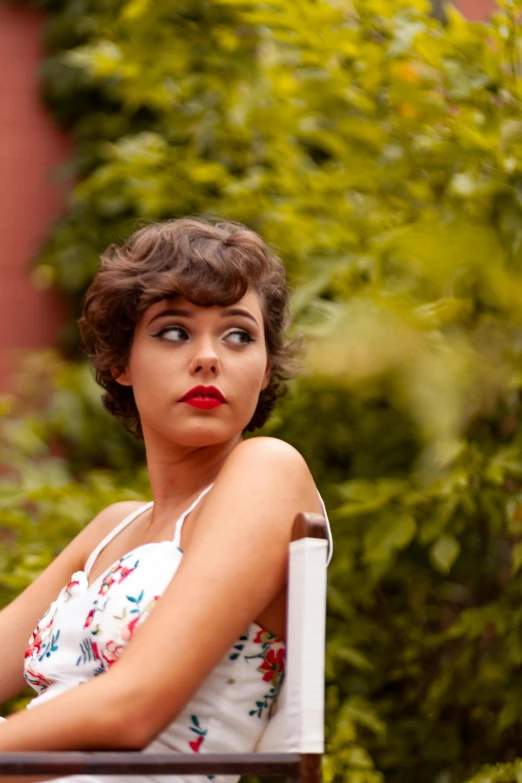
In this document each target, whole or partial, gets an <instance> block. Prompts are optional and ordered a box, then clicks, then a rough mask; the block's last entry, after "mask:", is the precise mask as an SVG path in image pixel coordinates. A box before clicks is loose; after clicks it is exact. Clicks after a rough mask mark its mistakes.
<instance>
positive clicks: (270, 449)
mask: <svg viewBox="0 0 522 783" xmlns="http://www.w3.org/2000/svg"><path fill="white" fill-rule="evenodd" d="M229 460H231V461H234V462H240V463H244V462H246V463H247V464H248V465H252V466H256V465H257V466H258V465H265V464H271V465H274V466H277V467H279V468H281V467H284V468H287V469H289V470H292V471H294V472H295V473H296V474H299V473H301V474H303V475H307V476H310V478H311V473H310V470H309V468H308V465H307V464H306V461H305V459H304V457H303V456H302V454H300V453H299V451H297V449H296V448H294V447H293V446H291V445H290V443H287V442H286V441H284V440H281V439H280V438H270V437H267V436H259V437H256V438H249V439H248V440H244V441H241V443H239V444H238V445H237V446H236V448H235V449H234V451H232V453H231V454H230V457H229Z"/></svg>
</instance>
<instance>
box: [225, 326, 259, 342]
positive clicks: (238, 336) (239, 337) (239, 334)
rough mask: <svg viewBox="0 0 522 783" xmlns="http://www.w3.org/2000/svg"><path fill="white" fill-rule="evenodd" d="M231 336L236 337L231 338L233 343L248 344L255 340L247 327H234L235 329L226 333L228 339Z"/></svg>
mask: <svg viewBox="0 0 522 783" xmlns="http://www.w3.org/2000/svg"><path fill="white" fill-rule="evenodd" d="M229 337H231V338H235V339H232V340H230V342H231V343H232V344H233V345H247V344H248V343H253V342H254V338H253V337H252V336H251V335H250V334H249V332H247V331H246V329H234V331H232V332H229V333H228V334H227V335H225V339H226V340H228V338H229Z"/></svg>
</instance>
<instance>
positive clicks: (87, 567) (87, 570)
mask: <svg viewBox="0 0 522 783" xmlns="http://www.w3.org/2000/svg"><path fill="white" fill-rule="evenodd" d="M152 504H153V503H152V500H151V501H150V503H145V504H144V505H143V506H139V508H137V509H136V510H135V511H131V513H130V514H128V515H127V516H126V517H125V519H122V521H121V522H120V523H119V524H117V525H116V527H115V528H114V529H113V530H111V532H110V533H108V534H107V535H106V536H105V538H103V539H102V540H101V541H100V543H99V544H98V546H97V547H96V548H95V549H93V551H92V552H91V554H90V555H89V557H88V560H87V562H86V563H85V568H84V573H85V576H86V577H87V579H88V578H89V574H90V573H91V568H92V567H93V565H94V561H95V560H96V558H97V557H98V555H99V554H100V552H101V551H102V549H105V547H106V546H107V544H108V543H109V542H110V541H112V539H113V538H114V537H115V536H117V535H118V533H121V531H122V530H123V528H125V527H127V525H130V523H131V522H134V520H135V519H136V517H139V515H140V514H143V512H144V511H147V509H149V508H151V506H152Z"/></svg>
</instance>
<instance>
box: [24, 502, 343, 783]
mask: <svg viewBox="0 0 522 783" xmlns="http://www.w3.org/2000/svg"><path fill="white" fill-rule="evenodd" d="M210 488H211V487H207V488H206V489H205V490H204V491H203V492H202V493H201V495H200V496H199V497H198V498H197V500H196V501H195V502H194V503H193V504H192V506H190V508H188V509H187V511H185V513H184V514H182V515H181V517H180V518H179V519H178V521H177V522H176V527H175V535H174V540H173V541H161V542H157V543H156V542H153V543H148V544H142V545H141V546H138V547H136V548H135V549H133V550H132V551H131V552H128V553H127V554H126V555H124V556H123V557H121V558H120V559H119V560H117V561H116V562H114V563H113V564H112V565H111V566H110V568H108V569H107V571H106V572H105V573H104V574H102V575H101V576H100V577H99V578H98V579H95V580H94V581H93V582H92V584H89V581H88V580H89V574H90V571H91V568H92V565H93V563H94V561H95V560H96V558H97V556H98V554H99V553H100V552H101V550H102V549H103V548H104V547H105V546H106V545H107V544H108V543H109V541H111V540H112V539H113V538H114V537H115V536H117V535H118V533H120V532H121V531H122V530H123V529H124V528H125V527H127V525H130V524H131V523H132V522H133V521H134V520H135V519H136V518H137V517H138V516H139V515H140V514H142V513H143V512H144V511H146V510H147V509H149V508H151V506H152V502H151V503H146V504H145V505H143V506H141V507H140V508H138V509H137V510H136V511H134V512H133V513H131V514H129V515H128V516H127V517H125V519H124V520H123V521H122V522H120V524H119V525H117V526H116V527H115V528H114V530H112V531H111V532H110V533H109V535H108V536H106V537H105V538H104V539H103V540H102V541H101V542H100V544H99V545H98V546H97V547H96V549H95V550H94V551H93V552H92V553H91V555H90V556H89V559H88V560H87V563H86V565H85V570H83V571H76V572H75V573H74V574H73V575H72V576H71V579H70V582H69V584H67V585H66V586H65V587H63V588H62V590H61V591H60V594H59V595H58V598H57V599H56V600H55V601H54V602H53V603H52V604H51V606H50V607H49V609H48V610H47V612H46V613H45V614H44V616H43V617H42V619H41V620H40V622H39V623H38V625H37V626H36V628H35V629H34V631H33V634H32V636H31V638H30V640H29V644H28V647H27V650H26V653H25V665H24V670H25V678H26V680H27V682H28V683H29V684H30V685H31V686H32V687H33V688H34V689H35V690H36V691H37V696H36V697H35V698H34V699H33V700H32V701H31V702H29V704H28V705H27V706H28V709H32V708H35V707H37V706H38V705H39V704H42V703H44V702H45V701H47V700H48V699H52V698H54V697H55V696H58V695H59V694H60V693H63V692H65V691H67V690H69V689H70V688H73V687H76V686H77V685H81V684H82V683H83V682H87V681H89V680H90V679H91V678H92V677H98V676H99V675H101V674H103V673H104V672H106V671H108V670H109V669H110V667H111V666H113V665H114V664H115V663H116V662H117V661H118V658H119V657H120V655H121V653H122V650H123V649H124V647H125V645H126V644H127V643H128V642H129V640H130V639H131V638H132V635H133V633H134V631H135V630H136V628H137V627H138V626H139V625H140V624H141V623H142V622H144V621H145V620H146V618H147V617H148V615H149V614H150V612H151V611H152V609H153V608H154V606H155V604H156V601H157V600H158V599H159V597H160V596H161V594H162V593H163V592H164V590H165V589H166V587H167V585H168V584H169V582H170V581H171V579H172V577H173V576H174V574H175V573H176V570H177V568H178V565H179V563H180V562H181V559H182V557H183V551H182V550H181V548H180V546H179V545H180V541H181V530H182V527H183V523H184V521H185V518H186V517H187V515H188V514H189V513H190V512H191V511H192V510H193V509H194V507H195V506H196V504H197V503H198V502H199V501H200V500H201V498H202V497H203V496H204V495H205V494H206V492H208V491H209V490H210ZM321 503H322V500H321ZM323 509H324V504H323ZM324 513H325V515H326V510H325V511H324ZM328 535H329V555H328V562H330V558H331V555H332V539H331V533H330V530H329V528H328ZM284 666H285V643H284V641H283V639H280V638H278V637H277V636H274V634H272V633H270V632H269V631H267V630H266V629H265V628H263V627H262V626H260V625H259V624H258V623H251V624H250V625H249V627H248V628H246V629H245V632H244V633H242V634H241V636H240V637H239V638H238V639H237V641H236V643H235V644H234V645H233V646H232V647H231V649H230V650H229V651H228V652H227V654H226V655H225V656H224V658H223V659H222V660H221V661H220V662H219V664H218V665H217V666H216V667H215V668H214V670H213V671H212V673H211V674H210V675H209V677H207V679H206V680H205V681H204V682H203V684H202V685H201V686H200V688H199V690H198V691H197V692H196V693H195V695H194V696H193V697H192V699H191V700H190V702H189V703H188V704H187V705H186V706H185V708H184V709H183V711H182V712H181V713H180V714H179V715H178V716H177V717H176V719H175V720H174V721H173V722H172V723H171V724H170V725H169V726H167V728H166V729H165V730H164V731H163V732H162V733H161V734H160V735H159V736H158V737H157V738H156V739H155V740H154V741H153V742H152V743H151V744H150V745H148V746H147V747H146V748H145V750H144V751H143V752H145V753H147V752H168V751H173V752H178V753H190V752H194V753H202V752H204V753H209V752H214V753H216V752H221V753H239V752H251V751H253V750H254V748H255V746H256V743H257V742H258V740H259V738H260V737H261V735H262V733H263V731H264V729H265V726H266V724H267V722H268V719H269V717H270V714H271V712H272V709H273V707H274V705H275V703H276V700H277V696H278V693H279V691H280V688H281V684H282V681H283V676H284ZM238 779H239V776H222V775H209V776H206V775H202V776H187V777H184V776H178V775H177V776H173V775H169V776H161V777H157V776H150V775H148V776H128V777H125V776H115V775H112V776H108V775H103V776H100V777H91V776H86V775H75V776H70V777H67V778H60V780H62V781H65V782H66V783H67V782H68V783H111V782H112V783H116V782H117V783H123V781H129V783H131V782H134V783H152V782H153V781H165V783H166V782H167V781H169V783H170V782H172V783H185V782H186V783H207V780H214V783H224V781H226V783H232V781H233V782H234V783H235V781H237V780H238Z"/></svg>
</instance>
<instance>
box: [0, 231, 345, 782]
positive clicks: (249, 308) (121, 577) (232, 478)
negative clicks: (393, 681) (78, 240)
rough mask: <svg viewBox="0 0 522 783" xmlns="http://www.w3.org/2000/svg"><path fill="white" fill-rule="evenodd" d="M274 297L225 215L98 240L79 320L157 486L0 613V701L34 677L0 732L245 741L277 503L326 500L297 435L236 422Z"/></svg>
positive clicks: (266, 703) (262, 372)
mask: <svg viewBox="0 0 522 783" xmlns="http://www.w3.org/2000/svg"><path fill="white" fill-rule="evenodd" d="M287 313H288V295H287V289H286V284H285V274H284V268H283V265H282V263H281V261H280V260H279V259H278V258H277V257H276V256H274V255H272V254H271V253H270V252H269V251H268V249H267V247H266V245H265V244H264V243H263V241H262V240H261V238H260V237H259V236H258V235H257V234H255V233H254V232H252V231H250V230H249V229H247V228H246V227H244V226H241V225H239V224H235V223H229V222H223V223H219V224H216V225H213V224H211V223H208V222H205V221H202V220H196V219H188V218H185V219H181V220H174V221H168V222H165V223H161V224H156V225H150V226H147V227H145V228H143V229H141V230H139V231H137V232H136V233H135V234H133V235H132V236H131V237H130V239H129V240H128V241H127V242H126V243H124V244H123V245H122V246H121V247H117V246H111V247H110V248H109V249H108V250H107V251H106V253H105V254H104V256H103V258H102V264H101V268H100V270H99V272H98V274H97V276H96V278H95V279H94V281H93V283H92V285H91V287H90V289H89V291H88V293H87V296H86V300H85V309H84V314H83V316H82V318H81V320H80V328H81V331H82V337H83V340H84V344H85V347H86V351H87V353H88V355H89V357H90V358H91V361H92V362H93V365H94V367H95V370H96V376H97V380H98V382H99V383H100V384H101V385H102V386H103V387H104V389H105V395H104V403H105V405H106V407H107V408H108V410H109V411H111V412H112V413H113V414H114V415H115V416H118V417H119V418H120V419H121V420H122V422H123V424H124V425H125V426H126V427H127V429H129V430H130V431H131V432H133V433H134V434H135V435H137V436H138V437H142V438H143V439H144V442H145V448H146V455H147V466H148V470H149V476H150V485H151V489H152V496H153V498H154V500H153V502H151V503H145V504H142V503H134V502H123V503H116V504H114V505H112V506H109V507H108V508H106V509H104V510H103V511H102V512H101V513H100V514H99V515H98V516H97V517H96V518H95V519H93V520H92V522H91V523H90V524H88V525H87V526H86V527H85V528H84V529H83V530H82V532H81V533H80V534H79V535H78V536H77V537H76V538H75V539H74V540H73V541H72V542H71V543H70V544H69V545H68V546H67V547H66V548H65V549H64V551H63V552H62V553H61V554H60V555H59V556H58V557H57V558H56V560H55V561H54V562H53V563H52V564H51V565H50V566H49V567H48V568H47V569H46V570H45V571H44V573H42V574H41V575H40V576H39V577H38V578H37V579H36V580H35V582H34V583H33V584H32V585H30V586H29V587H28V588H27V589H26V590H25V591H24V593H22V595H20V596H19V597H18V598H17V599H16V600H15V601H13V602H12V604H10V605H9V606H8V607H7V608H6V609H4V611H3V612H2V613H1V614H0V637H1V638H2V639H4V640H7V641H8V643H5V644H4V651H3V657H2V667H1V670H0V702H2V701H5V700H6V699H8V698H10V697H12V696H14V695H15V694H16V693H18V692H20V691H21V690H22V689H23V688H24V687H26V685H27V682H29V683H30V684H31V685H32V686H33V687H34V688H35V690H36V691H37V692H38V695H37V696H36V698H34V699H33V701H31V702H30V703H29V705H28V707H29V709H27V710H24V711H22V712H19V713H16V714H15V715H12V716H10V717H9V718H8V719H7V720H6V722H5V723H3V724H2V726H1V728H0V752H2V751H23V750H33V751H37V750H89V749H98V750H99V749H111V750H120V749H138V750H142V749H143V750H145V749H146V750H147V751H161V750H163V751H164V750H173V751H176V752H190V751H191V750H193V751H194V752H200V751H202V752H209V751H210V752H212V751H214V752H217V751H220V752H240V751H249V750H252V749H254V748H255V745H256V743H257V741H258V739H259V738H260V736H261V735H262V733H263V730H264V728H265V726H266V724H267V721H268V719H269V716H270V712H271V709H272V707H273V705H274V703H275V701H276V699H277V694H278V692H279V689H280V685H281V681H282V674H283V669H284V649H285V644H284V638H285V579H286V568H287V555H288V544H289V541H290V539H291V529H292V525H293V521H294V518H295V515H296V514H297V513H298V512H299V511H303V510H306V511H312V512H319V513H325V511H324V505H323V503H322V500H321V499H320V496H319V494H318V491H317V489H316V487H315V484H314V481H313V479H312V476H311V475H310V472H309V470H308V468H307V466H306V463H305V462H304V460H303V458H302V457H301V456H300V454H299V453H298V452H297V451H296V450H295V449H294V448H292V447H291V446H289V445H288V444H287V443H284V442H283V441H280V440H277V439H275V438H266V437H260V438H253V439H249V440H243V433H244V432H245V431H247V430H250V431H252V430H254V429H256V428H257V427H260V426H261V425H262V424H263V423H264V422H265V421H266V420H267V418H268V416H269V415H270V412H271V411H272V409H273V407H274V404H275V400H276V398H277V397H278V396H279V395H280V394H281V393H282V392H283V391H284V383H283V382H284V379H285V378H286V377H288V375H289V373H290V371H291V369H292V360H291V351H290V346H289V345H288V344H287V343H286V342H285V339H284V329H285V327H286V325H287ZM329 544H330V547H329V548H330V553H329V556H331V538H330V541H329ZM174 575H175V578H173V577H174ZM57 595H58V598H56V596H57ZM152 609H154V611H152ZM145 620H147V622H144V621H145ZM33 629H34V630H33ZM31 632H32V636H31ZM29 636H31V639H30V642H29V646H28V647H27V639H28V637H29ZM24 653H25V666H24V668H23V669H22V661H23V659H24ZM116 664H117V665H116ZM101 674H103V676H99V675H101ZM80 684H81V685H82V687H81V688H78V687H77V686H78V685H80ZM33 708H37V709H33ZM31 779H32V780H37V779H41V777H39V778H37V777H34V778H31ZM69 779H70V780H71V781H73V780H74V781H77V783H80V781H87V780H89V781H95V780H99V781H100V782H101V781H108V780H111V779H112V780H124V779H125V778H121V777H120V778H116V777H114V776H113V777H112V778H109V777H105V776H100V778H99V779H96V778H88V777H79V776H76V777H71V778H69ZM128 779H129V780H141V781H152V780H155V778H153V777H150V776H149V777H146V776H143V777H141V778H136V777H134V778H128ZM168 779H169V780H182V778H179V777H178V776H176V777H172V776H171V777H170V778H168ZM3 780H7V778H3ZM12 780H13V781H14V780H16V781H19V780H20V778H14V777H13V778H12ZM187 780H191V781H197V780H198V778H194V777H190V778H187ZM200 780H203V781H206V777H205V776H202V778H200Z"/></svg>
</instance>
